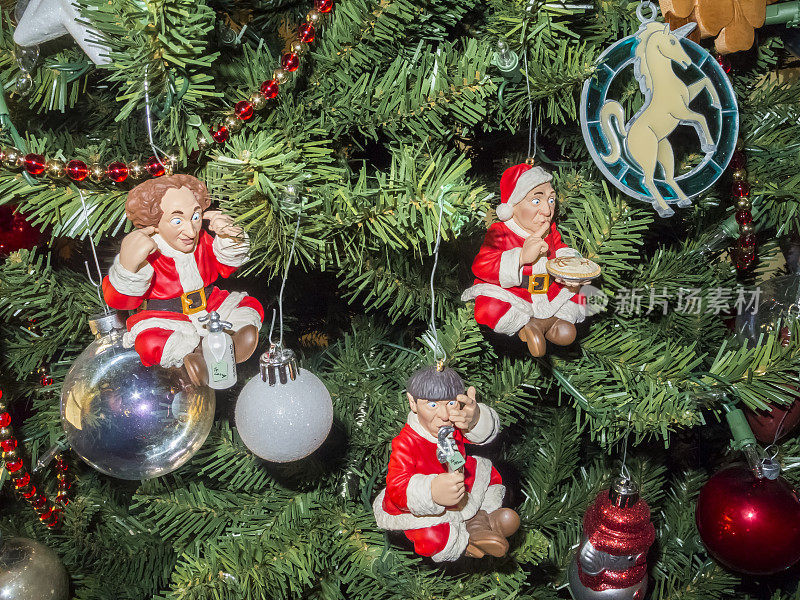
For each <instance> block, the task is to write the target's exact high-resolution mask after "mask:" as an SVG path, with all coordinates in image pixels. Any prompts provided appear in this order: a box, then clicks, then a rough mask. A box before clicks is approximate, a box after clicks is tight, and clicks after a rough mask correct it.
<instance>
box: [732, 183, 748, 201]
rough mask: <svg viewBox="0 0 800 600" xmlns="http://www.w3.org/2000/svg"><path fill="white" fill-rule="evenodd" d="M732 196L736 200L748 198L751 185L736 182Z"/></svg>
mask: <svg viewBox="0 0 800 600" xmlns="http://www.w3.org/2000/svg"><path fill="white" fill-rule="evenodd" d="M731 195H732V196H733V197H734V198H746V197H747V196H749V195H750V184H749V183H747V182H746V181H735V182H734V183H733V187H732V188H731Z"/></svg>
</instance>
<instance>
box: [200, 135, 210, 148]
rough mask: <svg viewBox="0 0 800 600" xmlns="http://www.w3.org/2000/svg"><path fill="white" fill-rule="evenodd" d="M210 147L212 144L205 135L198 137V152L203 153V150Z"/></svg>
mask: <svg viewBox="0 0 800 600" xmlns="http://www.w3.org/2000/svg"><path fill="white" fill-rule="evenodd" d="M209 145H210V143H209V141H208V138H206V137H205V136H203V134H200V135H198V136H197V149H198V150H200V151H201V152H202V151H203V150H205V149H206V148H208V147H209Z"/></svg>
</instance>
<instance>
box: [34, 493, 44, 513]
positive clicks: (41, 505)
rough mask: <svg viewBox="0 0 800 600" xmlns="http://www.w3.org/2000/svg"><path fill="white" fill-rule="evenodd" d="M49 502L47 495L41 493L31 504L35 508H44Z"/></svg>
mask: <svg viewBox="0 0 800 600" xmlns="http://www.w3.org/2000/svg"><path fill="white" fill-rule="evenodd" d="M46 504H47V497H46V496H45V495H44V494H39V496H38V497H37V498H35V499H34V500H32V501H31V506H32V507H33V509H34V510H36V509H37V508H44V506H45V505H46Z"/></svg>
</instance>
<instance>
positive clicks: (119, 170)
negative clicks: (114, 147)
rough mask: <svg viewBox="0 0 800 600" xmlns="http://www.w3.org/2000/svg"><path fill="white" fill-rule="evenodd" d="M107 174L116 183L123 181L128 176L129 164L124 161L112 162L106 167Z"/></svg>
mask: <svg viewBox="0 0 800 600" xmlns="http://www.w3.org/2000/svg"><path fill="white" fill-rule="evenodd" d="M106 175H108V178H109V179H110V180H111V181H113V182H114V183H122V182H123V181H125V180H126V179H127V178H128V165H126V164H125V163H124V162H112V163H111V164H110V165H108V167H107V168H106Z"/></svg>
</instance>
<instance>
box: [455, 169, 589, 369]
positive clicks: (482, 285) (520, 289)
mask: <svg viewBox="0 0 800 600" xmlns="http://www.w3.org/2000/svg"><path fill="white" fill-rule="evenodd" d="M552 180H553V176H552V174H550V173H548V172H547V171H545V170H544V169H543V168H542V167H539V166H532V165H530V164H526V163H523V164H520V165H515V166H513V167H510V168H508V169H506V171H505V172H504V173H503V176H502V178H501V179H500V199H501V204H500V205H499V206H498V207H497V209H496V213H497V218H498V219H500V221H499V222H497V223H493V224H492V225H491V226H490V227H489V230H488V231H487V232H486V237H485V238H484V240H483V245H482V246H481V248H480V250H479V251H478V255H477V256H476V257H475V260H474V262H473V263H472V272H473V273H474V274H475V278H476V279H475V283H474V284H473V286H472V287H470V288H469V289H468V290H466V291H465V292H464V293H463V294H462V296H461V299H462V300H464V301H465V302H466V301H469V300H475V320H476V321H478V323H479V324H481V325H486V326H488V327H490V328H491V329H493V330H494V331H496V332H497V333H502V334H505V335H509V336H514V335H517V336H519V338H520V339H521V340H522V341H523V342H525V343H526V344H527V346H528V351H529V352H530V353H531V355H533V356H537V357H538V356H544V354H545V352H546V350H547V342H548V341H549V342H552V343H554V344H558V345H560V346H567V345H569V344H571V343H572V342H573V341H575V336H576V329H575V323H580V322H581V321H583V320H584V319H585V318H586V301H585V298H584V297H583V296H580V295H579V294H578V291H579V290H580V287H581V286H582V285H584V284H587V283H589V282H590V281H591V280H592V279H594V278H595V277H598V276H599V275H600V267H598V266H597V265H596V264H595V263H593V262H592V261H590V260H587V259H585V258H583V257H581V256H580V253H578V252H577V251H576V250H574V249H572V248H570V247H568V246H567V245H566V244H565V243H564V242H562V241H561V234H560V233H559V232H558V229H557V228H556V224H555V222H554V221H553V219H554V217H555V212H556V193H555V190H554V189H553V186H552V184H551V181H552Z"/></svg>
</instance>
